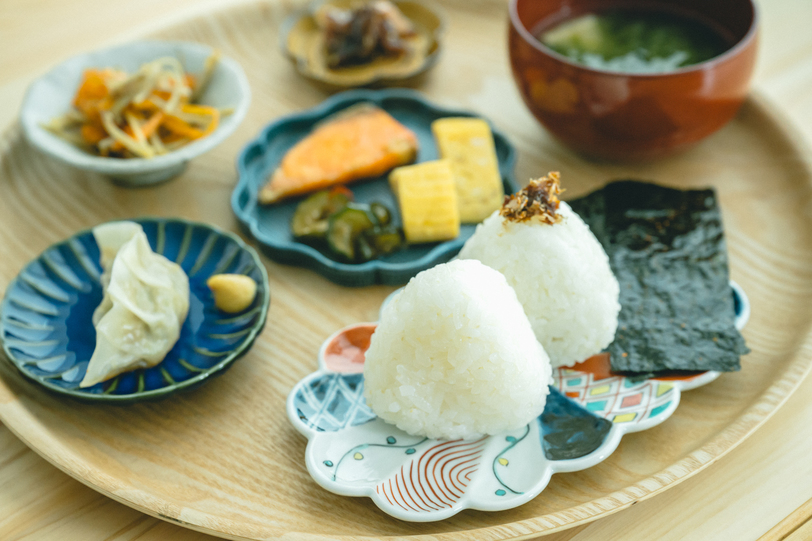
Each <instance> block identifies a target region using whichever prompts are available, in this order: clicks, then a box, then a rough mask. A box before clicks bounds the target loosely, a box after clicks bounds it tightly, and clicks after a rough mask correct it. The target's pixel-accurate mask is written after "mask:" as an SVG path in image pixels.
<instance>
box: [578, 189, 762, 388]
mask: <svg viewBox="0 0 812 541" xmlns="http://www.w3.org/2000/svg"><path fill="white" fill-rule="evenodd" d="M569 204H570V206H571V207H572V209H573V210H575V211H576V212H577V213H578V214H579V215H580V216H581V218H583V220H584V221H585V222H586V223H587V225H589V227H590V229H591V230H592V232H593V233H594V234H595V236H596V237H597V239H598V240H599V241H600V243H601V244H602V245H603V247H604V249H605V250H606V253H607V255H608V256H609V263H610V265H611V267H612V272H614V274H615V277H616V278H617V280H618V283H619V285H620V306H621V309H620V314H619V315H618V329H617V333H616V335H615V340H614V341H613V342H612V343H611V344H610V345H609V346H608V347H607V348H606V349H607V351H608V352H609V353H610V355H611V363H612V371H613V372H619V373H637V374H641V375H648V376H650V375H652V374H658V373H663V372H671V371H704V370H717V371H735V370H739V368H740V365H739V357H740V356H741V355H743V354H745V353H747V352H748V351H749V350H748V349H747V346H745V343H744V339H743V338H742V336H741V334H740V333H739V331H737V330H736V328H735V325H734V319H735V311H734V306H733V294H732V290H731V288H730V283H729V277H728V264H727V248H726V246H725V237H724V230H723V228H722V216H721V213H720V210H719V206H718V204H717V201H716V194H715V192H714V191H713V190H712V189H707V190H684V191H683V190H676V189H672V188H666V187H663V186H657V185H655V184H649V183H645V182H638V181H631V180H626V181H617V182H613V183H610V184H608V185H607V186H605V187H604V188H601V189H600V190H597V191H595V192H592V193H591V194H589V195H587V196H585V197H582V198H580V199H576V200H573V201H569Z"/></svg>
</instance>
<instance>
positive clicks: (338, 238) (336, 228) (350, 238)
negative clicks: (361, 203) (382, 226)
mask: <svg viewBox="0 0 812 541" xmlns="http://www.w3.org/2000/svg"><path fill="white" fill-rule="evenodd" d="M373 220H374V218H373V216H372V213H371V212H368V211H366V210H364V209H362V208H359V207H358V206H356V205H347V207H346V208H345V209H344V210H342V211H341V212H339V213H338V214H335V215H333V217H332V218H330V228H329V229H328V230H327V244H328V245H329V246H330V249H331V250H332V251H333V252H335V253H336V254H338V255H340V256H342V257H344V258H346V259H348V260H350V261H353V262H354V261H355V259H356V253H358V250H357V249H356V247H357V241H358V238H359V236H360V235H361V233H363V232H364V231H366V230H367V229H372V228H373V227H374V226H375V222H374V221H373ZM370 259H371V257H370Z"/></svg>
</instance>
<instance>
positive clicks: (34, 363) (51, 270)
mask: <svg viewBox="0 0 812 541" xmlns="http://www.w3.org/2000/svg"><path fill="white" fill-rule="evenodd" d="M134 221H136V222H138V223H140V224H141V225H142V226H143V228H144V231H145V233H146V235H147V238H148V239H149V242H150V245H151V246H152V249H153V250H154V251H155V252H157V253H160V254H163V255H164V256H166V257H167V258H168V259H170V260H171V261H176V262H177V263H178V264H180V266H181V267H182V268H183V270H184V271H186V274H187V275H188V276H189V289H190V296H191V298H190V302H189V315H188V316H187V317H186V321H185V322H184V324H183V327H182V329H181V335H180V338H179V339H178V342H177V343H176V344H175V347H173V348H172V350H171V351H170V352H169V353H168V354H167V356H166V358H165V359H164V360H163V361H162V362H161V363H159V364H158V365H156V366H154V367H152V368H148V369H144V370H134V371H131V372H127V373H124V374H121V375H119V376H116V377H114V378H112V379H110V380H108V381H106V382H103V383H99V384H97V385H94V386H93V387H88V388H85V389H82V388H80V387H79V382H80V381H82V378H83V377H84V374H85V370H86V368H87V363H88V360H90V356H91V355H92V354H93V350H94V349H95V347H96V331H95V328H94V327H93V323H92V316H93V311H94V310H95V309H96V307H97V306H98V305H99V303H100V302H101V300H102V286H101V283H100V281H99V278H100V275H101V272H102V269H101V265H100V264H99V248H98V245H97V244H96V241H95V239H94V238H93V234H92V232H91V231H89V230H88V231H83V232H81V233H77V234H76V235H74V236H73V237H71V238H69V239H68V240H66V241H63V242H61V243H59V244H56V245H54V246H51V247H50V248H48V249H47V250H45V251H44V252H43V253H42V254H41V255H40V256H39V257H38V258H36V259H35V260H33V261H32V262H31V263H29V264H28V265H27V266H26V267H25V268H24V269H23V270H22V271H21V272H20V274H19V275H18V276H17V277H16V278H15V279H14V280H13V281H12V282H11V283H10V284H9V286H8V289H7V290H6V295H5V297H4V298H3V302H2V304H0V340H1V341H2V343H3V349H4V351H5V353H6V356H7V357H8V360H9V361H10V362H11V363H12V364H13V365H14V366H16V367H17V369H18V370H19V371H20V372H21V373H22V374H23V376H25V377H27V378H28V379H30V380H32V381H35V382H37V383H39V384H40V385H43V386H44V387H45V388H47V389H48V390H50V391H55V392H57V393H61V394H65V395H68V396H71V397H74V398H78V399H81V400H85V401H92V402H115V403H128V402H135V401H140V400H149V399H157V398H163V397H165V396H167V395H169V394H171V393H174V392H176V391H180V390H188V389H192V388H194V387H196V386H198V385H200V384H202V383H204V382H205V381H207V380H208V378H210V377H212V376H214V375H217V374H220V373H222V372H223V371H224V370H225V369H226V368H228V367H229V366H230V365H231V364H232V363H233V362H234V361H235V360H237V359H238V358H239V357H241V356H242V355H244V354H245V353H246V352H247V351H248V349H249V348H250V347H251V345H252V344H253V342H254V339H255V338H256V337H257V335H258V334H259V332H260V331H261V330H262V328H263V327H264V325H265V320H266V317H267V314H268V304H269V302H270V292H269V286H268V275H267V273H266V271H265V267H264V266H263V264H262V262H261V261H260V259H259V256H258V255H257V253H256V252H255V251H254V250H253V249H252V248H251V247H249V246H247V245H246V244H245V243H243V242H242V240H240V238H239V237H237V236H236V235H233V234H231V233H228V232H225V231H221V230H219V229H216V228H214V227H212V226H210V225H206V224H200V223H193V222H187V221H185V220H180V219H163V218H144V219H137V220H134ZM226 272H227V273H235V274H245V275H247V276H250V277H251V278H253V279H254V281H256V283H257V295H256V298H255V299H254V302H253V303H252V304H251V306H249V307H248V308H246V309H245V310H244V311H243V312H240V313H238V314H233V315H230V314H224V313H223V312H220V311H219V310H218V309H217V308H216V307H215V306H214V299H213V297H212V294H211V291H210V290H209V288H208V287H207V286H206V280H207V279H208V277H210V276H212V275H214V274H220V273H226Z"/></svg>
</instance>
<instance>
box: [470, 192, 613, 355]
mask: <svg viewBox="0 0 812 541" xmlns="http://www.w3.org/2000/svg"><path fill="white" fill-rule="evenodd" d="M558 214H559V215H561V216H562V218H563V219H562V220H561V222H559V223H557V224H555V225H550V224H545V223H542V222H541V221H540V220H539V219H538V218H531V219H530V220H528V221H525V222H515V221H509V220H505V218H503V217H502V216H500V215H499V212H498V211H497V212H494V213H493V214H492V215H491V216H490V217H488V218H487V219H486V220H485V221H484V222H482V223H481V224H480V225H479V226H477V229H476V232H475V233H474V235H473V236H471V238H470V239H468V241H467V242H466V243H465V246H464V247H463V248H462V251H461V252H460V255H459V257H460V259H477V260H479V261H481V262H483V263H484V264H486V265H488V266H489V267H492V268H494V269H496V270H498V271H499V272H501V273H502V274H504V275H505V277H506V278H507V282H508V284H510V285H511V286H512V287H513V289H514V290H515V291H516V295H517V297H518V298H519V301H520V302H521V303H522V306H523V307H524V312H525V314H527V318H528V319H529V320H530V324H531V325H532V327H533V331H534V332H535V333H536V338H538V341H539V342H541V344H542V345H543V346H544V350H545V351H546V352H547V354H548V355H549V356H550V362H551V363H552V365H553V367H557V366H572V365H573V364H575V363H578V362H581V361H584V360H586V359H587V358H589V357H590V356H592V355H595V354H596V353H599V352H600V351H601V350H603V348H605V347H606V346H608V345H609V344H610V343H611V342H612V340H613V339H614V337H615V331H616V330H617V315H618V312H620V303H619V302H618V295H619V292H620V288H619V287H618V283H617V279H616V278H615V275H614V274H612V269H611V268H610V267H609V258H608V257H607V256H606V252H604V251H603V247H602V246H601V245H600V243H599V242H598V239H596V238H595V235H593V234H592V231H590V230H589V227H588V226H587V225H586V224H585V223H584V221H583V220H582V219H581V217H580V216H578V214H576V213H575V211H573V210H572V209H571V208H570V207H569V205H567V204H566V203H564V202H562V203H561V204H560V206H559V209H558Z"/></svg>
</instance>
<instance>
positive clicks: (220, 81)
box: [20, 41, 251, 186]
mask: <svg viewBox="0 0 812 541" xmlns="http://www.w3.org/2000/svg"><path fill="white" fill-rule="evenodd" d="M211 53H212V48H211V47H208V46H206V45H202V44H199V43H189V42H182V41H137V42H133V43H128V44H126V45H119V46H116V47H112V48H110V49H105V50H103V51H95V52H92V53H87V54H82V55H79V56H75V57H73V58H71V59H69V60H66V61H65V62H63V63H62V64H60V65H58V66H57V67H55V68H54V69H52V70H51V71H49V72H48V73H46V74H45V75H43V76H42V77H40V78H39V79H37V80H36V81H34V82H33V83H32V84H31V86H30V87H29V88H28V92H27V93H26V95H25V100H24V101H23V106H22V111H21V112H20V122H21V123H22V127H23V133H24V134H25V137H26V139H28V141H29V142H30V143H31V144H32V145H34V146H35V147H37V148H38V149H40V150H41V151H43V152H45V153H46V154H48V155H50V156H52V157H54V158H56V159H58V160H61V161H63V162H65V163H68V164H70V165H72V166H74V167H77V168H79V169H84V170H87V171H95V172H97V173H101V174H103V175H107V176H108V177H111V178H112V179H113V180H114V181H116V182H118V183H120V184H124V185H128V186H145V185H148V184H154V183H157V182H161V181H164V180H168V179H170V178H172V177H175V176H177V175H179V174H180V173H181V172H183V170H184V168H185V167H186V164H187V163H188V161H189V160H191V159H192V158H194V157H196V156H199V155H200V154H203V153H204V152H207V151H209V150H211V149H212V148H214V147H215V146H216V145H218V144H219V143H220V142H222V141H223V140H224V139H225V138H226V137H228V136H229V135H230V134H231V133H232V132H233V131H234V130H235V129H236V128H237V126H238V125H239V124H240V122H242V120H243V118H244V117H245V114H246V112H247V111H248V106H249V104H250V102H251V89H250V87H249V85H248V79H247V78H246V76H245V73H244V72H243V70H242V68H241V67H240V65H239V64H238V63H237V62H235V61H234V60H231V59H230V58H225V57H221V58H220V61H219V62H218V64H217V67H216V69H215V71H214V74H213V76H212V78H211V82H210V83H209V86H208V88H207V89H206V91H205V93H204V94H203V96H202V97H201V99H200V102H201V103H203V104H205V105H212V106H215V107H230V108H233V110H234V112H233V113H232V114H230V115H228V116H224V117H223V118H222V120H221V122H220V124H219V126H217V129H216V130H214V132H213V133H211V134H210V135H208V136H206V137H203V138H201V139H198V140H197V141H194V142H192V143H189V144H188V145H186V146H184V147H182V148H180V149H178V150H175V151H173V152H170V153H168V154H164V155H162V156H156V157H154V158H148V159H147V158H129V159H122V158H105V157H100V156H94V155H92V154H89V153H87V152H85V151H84V150H82V149H79V148H77V147H75V146H74V145H72V144H70V143H68V142H67V141H64V140H62V139H60V138H59V137H57V136H56V135H54V134H52V133H51V132H49V131H48V130H46V129H45V128H43V127H42V125H43V124H46V123H48V122H49V121H50V120H51V119H53V118H55V117H57V116H60V115H62V114H64V113H66V112H67V111H69V110H70V109H71V107H72V105H71V102H72V100H73V97H74V95H75V94H76V90H77V88H78V87H79V84H80V82H81V78H82V74H83V72H84V70H86V69H88V68H106V67H114V68H120V69H123V70H125V71H127V72H128V73H132V72H134V71H136V70H137V69H138V68H139V67H140V66H141V65H142V64H144V63H146V62H149V61H151V60H155V59H157V58H160V57H163V56H174V57H176V58H178V60H180V62H181V64H182V65H183V68H184V69H185V70H186V71H187V72H189V73H201V72H202V71H203V64H204V61H205V60H206V58H208V56H209V55H211Z"/></svg>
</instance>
